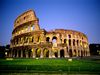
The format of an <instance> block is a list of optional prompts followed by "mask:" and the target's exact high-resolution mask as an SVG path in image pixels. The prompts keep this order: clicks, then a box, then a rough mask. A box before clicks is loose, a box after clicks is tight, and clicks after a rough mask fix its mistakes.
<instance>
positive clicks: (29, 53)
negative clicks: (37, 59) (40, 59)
mask: <svg viewBox="0 0 100 75" xmlns="http://www.w3.org/2000/svg"><path fill="white" fill-rule="evenodd" d="M28 56H29V58H30V57H32V51H31V49H30V50H29V52H28Z"/></svg>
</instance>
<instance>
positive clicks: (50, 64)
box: [0, 59, 100, 73]
mask: <svg viewBox="0 0 100 75" xmlns="http://www.w3.org/2000/svg"><path fill="white" fill-rule="evenodd" d="M0 71H1V72H5V71H11V72H14V71H15V72H19V71H21V72H34V71H38V72H39V71H47V72H50V71H56V72H69V73H70V72H80V73H81V72H87V73H99V71H100V61H97V60H88V59H85V60H83V59H80V60H78V59H73V60H72V61H68V59H11V60H6V59H0Z"/></svg>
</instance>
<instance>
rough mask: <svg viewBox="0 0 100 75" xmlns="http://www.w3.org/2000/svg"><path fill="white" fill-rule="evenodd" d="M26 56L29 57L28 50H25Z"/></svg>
mask: <svg viewBox="0 0 100 75" xmlns="http://www.w3.org/2000/svg"><path fill="white" fill-rule="evenodd" d="M25 54H26V58H28V51H26V50H25Z"/></svg>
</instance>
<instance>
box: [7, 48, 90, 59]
mask: <svg viewBox="0 0 100 75" xmlns="http://www.w3.org/2000/svg"><path fill="white" fill-rule="evenodd" d="M65 51H66V52H67V55H66V52H65ZM66 56H67V57H77V56H88V52H87V51H82V50H81V51H80V50H78V51H77V50H72V49H69V51H68V50H64V49H60V50H57V51H55V52H54V51H52V50H49V49H40V48H37V49H36V50H33V49H29V50H12V51H11V52H9V57H22V58H23V57H24V58H35V57H39V58H64V57H66Z"/></svg>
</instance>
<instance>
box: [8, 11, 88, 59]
mask: <svg viewBox="0 0 100 75" xmlns="http://www.w3.org/2000/svg"><path fill="white" fill-rule="evenodd" d="M10 48H11V50H10V51H9V53H8V56H9V57H20V58H36V57H38V58H62V57H64V58H66V57H79V56H89V55H90V51H89V45H88V39H87V37H86V35H85V34H83V33H81V32H78V31H74V30H65V29H55V30H51V31H48V32H47V31H46V30H45V29H41V28H40V27H39V19H38V18H37V16H36V14H35V12H34V11H33V10H28V11H26V12H24V13H23V14H21V15H20V16H18V17H17V19H16V20H15V22H14V29H13V31H12V38H11V44H10Z"/></svg>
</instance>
